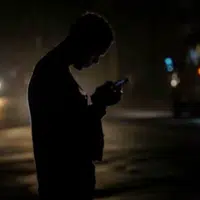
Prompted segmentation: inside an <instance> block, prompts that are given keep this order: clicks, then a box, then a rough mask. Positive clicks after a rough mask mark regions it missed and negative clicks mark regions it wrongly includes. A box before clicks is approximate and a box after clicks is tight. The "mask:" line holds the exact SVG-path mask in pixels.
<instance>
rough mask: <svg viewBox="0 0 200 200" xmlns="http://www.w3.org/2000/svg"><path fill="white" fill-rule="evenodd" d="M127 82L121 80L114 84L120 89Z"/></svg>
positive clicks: (126, 80) (125, 79)
mask: <svg viewBox="0 0 200 200" xmlns="http://www.w3.org/2000/svg"><path fill="white" fill-rule="evenodd" d="M127 82H128V78H124V79H121V80H118V81H116V82H115V83H114V84H115V86H116V87H121V86H123V85H124V84H126V83H127Z"/></svg>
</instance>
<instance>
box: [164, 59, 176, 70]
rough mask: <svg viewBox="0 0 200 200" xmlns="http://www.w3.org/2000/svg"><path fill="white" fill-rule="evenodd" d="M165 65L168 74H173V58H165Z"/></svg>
mask: <svg viewBox="0 0 200 200" xmlns="http://www.w3.org/2000/svg"><path fill="white" fill-rule="evenodd" d="M164 62H165V65H166V68H167V71H168V72H172V71H173V70H174V67H173V61H172V59H171V58H165V61H164Z"/></svg>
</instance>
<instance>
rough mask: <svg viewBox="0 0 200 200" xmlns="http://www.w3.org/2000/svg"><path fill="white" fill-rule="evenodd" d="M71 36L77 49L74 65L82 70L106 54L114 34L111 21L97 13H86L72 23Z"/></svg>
mask: <svg viewBox="0 0 200 200" xmlns="http://www.w3.org/2000/svg"><path fill="white" fill-rule="evenodd" d="M69 38H70V40H72V41H73V42H72V43H73V45H74V50H75V53H76V55H75V59H74V63H73V64H74V67H75V68H77V69H79V70H81V69H82V68H87V67H89V66H91V65H92V64H93V63H97V62H98V60H99V57H100V56H102V55H104V54H105V53H106V51H107V50H108V48H109V47H110V45H111V44H112V42H113V39H114V36H113V32H112V28H111V27H110V25H109V23H108V22H107V21H106V20H105V19H104V18H103V17H101V16H99V15H98V14H95V13H86V14H84V15H82V16H81V17H80V18H78V19H77V20H76V21H75V23H74V24H72V25H71V27H70V31H69Z"/></svg>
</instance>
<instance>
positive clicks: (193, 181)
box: [0, 110, 200, 200]
mask: <svg viewBox="0 0 200 200" xmlns="http://www.w3.org/2000/svg"><path fill="white" fill-rule="evenodd" d="M156 113H157V114H156ZM117 116H118V117H117ZM103 124H104V133H105V154H104V162H103V163H100V164H97V190H96V199H104V200H118V199H120V200H129V199H131V200H132V199H135V200H150V199H156V200H165V199H166V200H169V199H173V200H175V199H188V200H196V199H199V198H200V192H199V184H198V182H199V178H200V171H199V166H200V164H199V163H200V162H199V159H200V156H199V151H200V134H199V131H198V129H199V126H200V120H198V119H178V120H175V119H172V118H171V117H170V113H163V112H160V111H159V112H158V111H146V112H144V111H143V112H137V111H124V110H122V111H119V112H118V113H117V112H115V113H113V115H110V116H107V117H106V118H105V119H104V123H103ZM0 137H1V139H0V148H1V149H0V152H1V156H0V177H1V180H0V181H1V183H0V199H3V200H7V199H8V200H10V199H21V200H23V199H29V200H30V199H37V197H36V194H35V193H36V177H35V168H34V161H33V154H32V143H31V134H30V128H29V127H20V128H12V129H4V130H1V131H0ZM66 191H67V189H66Z"/></svg>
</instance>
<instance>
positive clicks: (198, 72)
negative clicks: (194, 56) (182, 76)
mask: <svg viewBox="0 0 200 200" xmlns="http://www.w3.org/2000/svg"><path fill="white" fill-rule="evenodd" d="M197 74H198V75H199V76H200V67H199V68H198V69H197Z"/></svg>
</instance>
